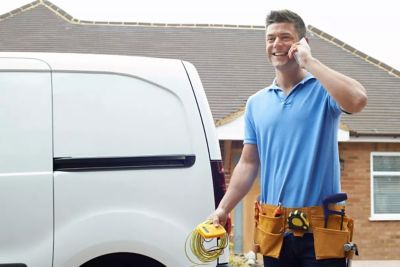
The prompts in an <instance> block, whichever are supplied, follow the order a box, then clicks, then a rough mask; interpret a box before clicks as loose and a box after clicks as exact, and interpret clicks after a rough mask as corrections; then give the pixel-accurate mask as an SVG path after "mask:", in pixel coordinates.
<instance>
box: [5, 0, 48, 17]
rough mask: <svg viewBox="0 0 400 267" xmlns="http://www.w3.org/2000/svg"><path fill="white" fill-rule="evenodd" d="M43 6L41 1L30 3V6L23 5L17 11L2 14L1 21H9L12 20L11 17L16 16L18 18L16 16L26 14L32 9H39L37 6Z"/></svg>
mask: <svg viewBox="0 0 400 267" xmlns="http://www.w3.org/2000/svg"><path fill="white" fill-rule="evenodd" d="M41 4H42V3H41V1H40V0H36V1H33V2H31V3H28V4H26V5H23V6H21V7H19V8H16V9H14V10H11V11H10V12H7V13H4V14H1V15H0V21H3V20H6V19H9V18H11V17H14V16H16V15H18V14H20V13H22V12H25V11H28V10H30V9H33V8H35V7H37V6H40V5H41Z"/></svg>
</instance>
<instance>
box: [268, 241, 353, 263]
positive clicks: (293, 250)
mask: <svg viewBox="0 0 400 267" xmlns="http://www.w3.org/2000/svg"><path fill="white" fill-rule="evenodd" d="M264 266H265V267H322V266H323V267H346V259H345V258H341V259H327V260H316V259H315V252H314V238H313V235H312V234H310V233H306V234H304V236H303V237H296V236H294V235H293V234H291V233H289V234H286V235H285V237H284V239H283V245H282V250H281V253H280V256H279V259H275V258H271V257H264Z"/></svg>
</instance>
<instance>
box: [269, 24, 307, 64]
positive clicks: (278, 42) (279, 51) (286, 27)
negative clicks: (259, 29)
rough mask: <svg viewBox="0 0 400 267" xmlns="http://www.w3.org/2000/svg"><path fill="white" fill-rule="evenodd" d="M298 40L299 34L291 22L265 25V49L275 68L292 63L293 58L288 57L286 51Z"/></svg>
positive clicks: (293, 61)
mask: <svg viewBox="0 0 400 267" xmlns="http://www.w3.org/2000/svg"><path fill="white" fill-rule="evenodd" d="M298 41H299V35H298V33H297V31H296V28H295V26H294V24H293V23H287V22H282V23H273V24H271V25H269V26H268V27H267V31H266V49H267V57H268V59H269V61H270V62H271V64H272V66H274V67H275V68H280V67H283V66H286V65H288V64H294V63H295V59H294V58H292V59H289V57H288V51H289V49H290V47H291V46H292V44H294V43H295V42H298Z"/></svg>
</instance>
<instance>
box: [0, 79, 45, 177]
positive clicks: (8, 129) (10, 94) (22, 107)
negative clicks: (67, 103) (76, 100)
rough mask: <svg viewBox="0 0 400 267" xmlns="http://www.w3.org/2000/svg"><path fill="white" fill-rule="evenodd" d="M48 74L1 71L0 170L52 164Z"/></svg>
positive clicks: (27, 169)
mask: <svg viewBox="0 0 400 267" xmlns="http://www.w3.org/2000/svg"><path fill="white" fill-rule="evenodd" d="M50 78H51V77H50V73H48V72H47V73H46V72H0V96H1V97H0V129H1V131H0V173H13V172H16V173H22V172H41V171H49V170H50V169H51V168H52V130H51V82H50V81H51V79H50Z"/></svg>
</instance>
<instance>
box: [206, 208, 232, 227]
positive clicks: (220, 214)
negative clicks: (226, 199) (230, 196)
mask: <svg viewBox="0 0 400 267" xmlns="http://www.w3.org/2000/svg"><path fill="white" fill-rule="evenodd" d="M228 216H229V215H228V213H227V212H225V211H224V210H223V209H221V208H217V209H216V210H215V211H214V212H213V213H212V214H211V215H210V217H208V219H209V220H211V221H212V222H213V224H214V225H215V226H219V225H222V226H224V225H225V224H226V221H227V219H228Z"/></svg>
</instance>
